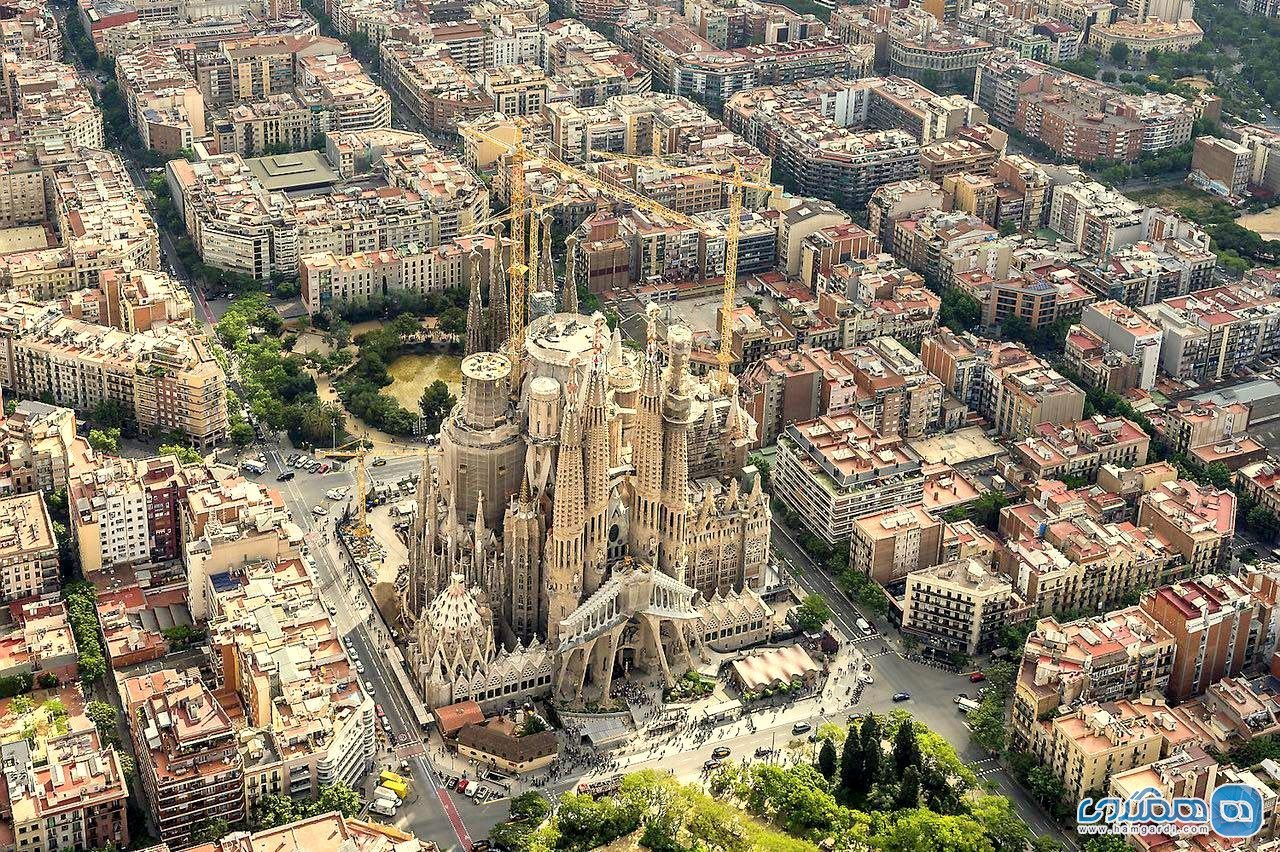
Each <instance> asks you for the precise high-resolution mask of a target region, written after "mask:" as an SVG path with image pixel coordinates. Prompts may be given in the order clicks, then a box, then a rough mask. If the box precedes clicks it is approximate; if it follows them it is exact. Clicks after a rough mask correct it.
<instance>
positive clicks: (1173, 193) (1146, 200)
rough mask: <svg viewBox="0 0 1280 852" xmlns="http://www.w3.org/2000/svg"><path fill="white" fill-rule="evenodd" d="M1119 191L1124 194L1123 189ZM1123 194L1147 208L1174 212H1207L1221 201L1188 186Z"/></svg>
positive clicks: (1162, 187)
mask: <svg viewBox="0 0 1280 852" xmlns="http://www.w3.org/2000/svg"><path fill="white" fill-rule="evenodd" d="M1120 191H1121V192H1124V190H1123V189H1122V190H1120ZM1124 194H1125V195H1127V196H1129V197H1130V198H1132V199H1133V200H1134V201H1137V202H1139V203H1140V204H1145V205H1147V206H1148V207H1170V208H1172V209H1174V210H1177V209H1179V208H1181V207H1190V208H1191V209H1192V210H1194V211H1195V212H1196V213H1205V212H1208V210H1209V208H1210V207H1212V206H1213V203H1214V202H1215V201H1221V200H1222V199H1220V198H1218V197H1217V196H1213V195H1210V194H1209V193H1207V192H1201V191H1200V190H1198V189H1192V188H1191V187H1189V186H1159V187H1155V188H1153V189H1143V190H1139V191H1137V192H1124Z"/></svg>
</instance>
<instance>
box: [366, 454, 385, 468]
mask: <svg viewBox="0 0 1280 852" xmlns="http://www.w3.org/2000/svg"><path fill="white" fill-rule="evenodd" d="M386 463H387V460H386V459H384V458H383V457H382V456H374V457H373V461H371V462H369V464H371V465H373V466H374V467H382V466H383V465H384V464H386Z"/></svg>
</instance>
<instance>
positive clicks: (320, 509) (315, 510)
mask: <svg viewBox="0 0 1280 852" xmlns="http://www.w3.org/2000/svg"><path fill="white" fill-rule="evenodd" d="M311 514H313V515H320V516H324V515H327V514H329V510H328V509H326V508H325V507H324V506H312V507H311Z"/></svg>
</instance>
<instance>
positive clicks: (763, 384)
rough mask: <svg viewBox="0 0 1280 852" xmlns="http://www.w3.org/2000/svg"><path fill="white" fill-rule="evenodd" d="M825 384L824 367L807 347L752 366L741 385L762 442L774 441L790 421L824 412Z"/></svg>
mask: <svg viewBox="0 0 1280 852" xmlns="http://www.w3.org/2000/svg"><path fill="white" fill-rule="evenodd" d="M822 385H823V373H822V367H821V366H820V365H819V364H818V363H817V362H816V361H815V360H814V359H813V358H812V357H811V356H810V355H809V354H808V352H806V351H805V350H803V349H801V350H799V351H795V352H779V353H777V354H775V355H771V356H769V357H766V358H764V359H762V360H760V361H759V362H757V363H756V364H755V365H754V366H752V367H750V368H749V369H748V370H747V372H746V373H745V374H744V375H743V377H742V379H741V381H740V382H739V388H740V395H741V397H742V400H743V406H744V407H745V408H746V409H747V411H748V413H750V414H751V416H752V419H754V420H755V421H756V429H757V432H756V440H757V442H758V445H759V446H762V447H767V446H770V445H772V444H773V442H774V441H775V440H776V439H777V437H778V435H779V434H781V433H782V430H783V428H784V427H785V426H786V425H787V424H788V423H795V422H797V421H805V420H812V419H813V418H815V417H817V416H818V415H819V414H821V413H822Z"/></svg>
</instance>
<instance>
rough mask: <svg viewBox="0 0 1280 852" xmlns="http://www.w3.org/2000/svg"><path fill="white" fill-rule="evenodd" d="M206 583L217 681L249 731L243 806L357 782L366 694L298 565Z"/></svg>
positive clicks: (363, 753) (367, 721)
mask: <svg viewBox="0 0 1280 852" xmlns="http://www.w3.org/2000/svg"><path fill="white" fill-rule="evenodd" d="M205 579H206V582H207V583H208V586H207V587H206V589H205V590H204V597H205V599H206V600H207V601H208V602H209V634H210V643H211V645H212V648H213V655H214V661H215V668H216V669H217V671H218V676H219V685H220V688H221V689H224V690H227V691H229V692H231V693H233V694H234V695H235V696H236V697H238V698H239V700H240V703H241V704H242V705H243V707H244V710H245V718H244V722H245V730H249V731H253V732H254V734H255V739H253V740H249V739H248V738H247V737H245V736H244V735H243V733H242V735H241V737H240V740H241V742H245V743H247V748H245V749H244V750H243V762H244V779H245V788H246V790H247V798H248V803H249V806H250V807H252V806H253V804H254V803H255V802H257V801H258V800H259V799H261V798H263V797H265V796H269V795H287V796H294V797H298V798H304V799H305V798H314V797H315V796H317V795H319V793H320V790H321V788H322V787H326V786H329V785H331V784H336V783H345V784H347V785H349V786H351V787H354V788H358V787H360V785H361V781H362V779H363V778H364V776H365V775H366V774H367V773H368V771H369V769H370V768H371V767H372V766H373V762H374V757H375V755H376V754H377V746H376V743H375V739H374V722H375V717H374V707H373V698H372V696H371V695H369V694H368V693H366V692H365V691H364V689H363V688H362V687H361V685H360V678H359V677H358V675H357V673H356V670H355V667H354V666H353V665H352V663H351V661H350V660H349V659H348V657H347V652H346V650H345V649H344V648H343V647H342V642H341V641H340V637H339V635H338V632H337V630H336V628H335V627H334V625H333V623H332V621H330V619H329V616H328V614H327V613H326V612H325V609H324V605H323V603H322V602H321V599H320V596H319V591H318V590H317V589H316V587H315V581H314V579H313V578H312V576H311V575H310V573H309V572H308V571H307V569H306V566H305V565H303V563H302V561H301V560H300V559H289V560H281V561H278V562H274V561H267V562H250V563H246V564H244V565H241V566H239V567H237V568H234V569H232V570H231V571H229V572H226V573H218V574H213V575H208V576H207V577H206V578H205Z"/></svg>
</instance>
